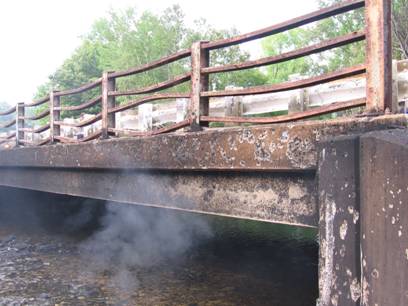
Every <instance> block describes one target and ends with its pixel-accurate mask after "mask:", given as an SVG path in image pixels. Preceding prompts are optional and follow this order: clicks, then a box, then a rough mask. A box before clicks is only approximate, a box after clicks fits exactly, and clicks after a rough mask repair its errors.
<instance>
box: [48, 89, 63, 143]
mask: <svg viewBox="0 0 408 306" xmlns="http://www.w3.org/2000/svg"><path fill="white" fill-rule="evenodd" d="M60 104H61V99H60V97H58V96H55V92H54V91H52V92H51V93H50V137H51V142H52V143H54V142H55V140H54V137H55V136H57V137H58V136H59V135H60V132H61V128H60V125H59V124H58V122H59V120H60V114H61V112H60V111H59V110H56V109H54V107H59V106H60Z"/></svg>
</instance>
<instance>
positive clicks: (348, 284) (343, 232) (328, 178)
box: [318, 136, 361, 306]
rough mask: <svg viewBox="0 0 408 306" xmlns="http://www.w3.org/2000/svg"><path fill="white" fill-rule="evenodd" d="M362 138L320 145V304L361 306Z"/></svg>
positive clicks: (327, 305)
mask: <svg viewBox="0 0 408 306" xmlns="http://www.w3.org/2000/svg"><path fill="white" fill-rule="evenodd" d="M358 145H359V137H358V136H354V137H337V138H334V139H332V140H329V141H327V142H323V143H321V144H320V158H319V172H318V181H319V184H318V192H319V211H320V213H319V241H320V252H319V259H320V260H319V291H320V297H319V302H318V305H319V306H329V305H330V306H340V305H342V306H343V305H360V298H361V282H360V278H361V272H360V264H359V255H360V250H359V248H360V245H359V243H360V239H359V235H360V207H359V194H358V192H359V164H358V163H359V148H358Z"/></svg>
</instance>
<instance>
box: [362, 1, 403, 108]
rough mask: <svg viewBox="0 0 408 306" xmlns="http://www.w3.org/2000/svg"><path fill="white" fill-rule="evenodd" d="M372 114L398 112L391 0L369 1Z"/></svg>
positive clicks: (367, 34) (369, 61)
mask: <svg viewBox="0 0 408 306" xmlns="http://www.w3.org/2000/svg"><path fill="white" fill-rule="evenodd" d="M365 3H366V37H367V47H366V65H367V87H366V88H367V89H366V91H367V109H366V111H367V112H368V113H383V112H385V111H386V110H387V109H388V111H391V112H394V111H396V110H394V109H393V105H392V48H391V1H390V0H366V2H365Z"/></svg>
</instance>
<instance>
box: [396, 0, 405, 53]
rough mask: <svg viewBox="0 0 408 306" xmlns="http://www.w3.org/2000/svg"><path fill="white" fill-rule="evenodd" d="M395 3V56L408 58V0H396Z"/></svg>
mask: <svg viewBox="0 0 408 306" xmlns="http://www.w3.org/2000/svg"><path fill="white" fill-rule="evenodd" d="M393 5H394V7H393V11H392V26H393V38H394V39H393V49H394V57H395V58H397V59H402V58H406V59H408V0H394V1H393Z"/></svg>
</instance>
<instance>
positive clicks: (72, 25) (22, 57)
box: [0, 0, 317, 105]
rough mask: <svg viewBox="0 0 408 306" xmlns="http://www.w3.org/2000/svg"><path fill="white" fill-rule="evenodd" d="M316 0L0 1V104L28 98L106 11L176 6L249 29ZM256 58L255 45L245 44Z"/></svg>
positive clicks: (301, 9) (191, 16) (197, 15)
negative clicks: (132, 7) (248, 45)
mask: <svg viewBox="0 0 408 306" xmlns="http://www.w3.org/2000/svg"><path fill="white" fill-rule="evenodd" d="M316 2H317V1H316V0H301V1H300V0H285V1H277V0H250V1H225V0H203V1H197V0H150V1H147V0H9V1H7V0H4V1H0V38H1V45H0V70H1V71H0V102H4V101H5V102H8V103H9V104H11V105H13V104H15V103H17V102H28V101H30V100H31V98H32V97H33V95H34V93H35V91H36V88H37V87H38V86H39V85H41V84H42V83H44V82H45V81H46V80H47V78H48V76H49V75H51V74H52V73H53V72H54V71H55V70H56V69H57V68H58V66H60V65H61V64H62V63H63V61H64V60H65V59H66V58H67V57H69V56H70V55H71V54H72V52H73V51H74V50H75V48H76V47H78V46H79V44H80V37H81V35H84V34H85V33H87V32H88V31H89V30H90V28H91V25H92V23H93V22H94V21H95V20H96V19H98V18H101V17H104V16H106V15H107V12H108V11H109V10H110V9H124V8H126V7H129V6H134V7H136V8H137V9H139V10H140V11H144V10H150V11H153V12H156V13H160V12H161V11H162V10H164V9H165V8H167V7H169V6H171V5H173V4H179V5H180V6H181V8H182V9H183V11H184V13H185V14H186V19H187V22H188V23H192V21H193V20H195V19H198V18H201V17H203V18H205V19H207V21H208V22H209V24H211V25H213V26H215V27H218V28H231V27H236V28H237V29H238V30H239V31H240V32H241V33H245V32H250V31H254V30H257V29H260V28H263V27H267V26H271V25H273V24H275V23H278V22H281V21H285V20H287V19H290V18H293V17H297V16H299V15H301V14H305V13H308V12H311V11H313V10H315V9H316V8H317V5H316ZM248 48H249V50H250V51H252V52H253V53H254V54H253V56H254V57H256V56H259V54H258V53H259V51H257V50H259V48H258V49H257V48H256V47H254V46H252V47H248Z"/></svg>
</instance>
